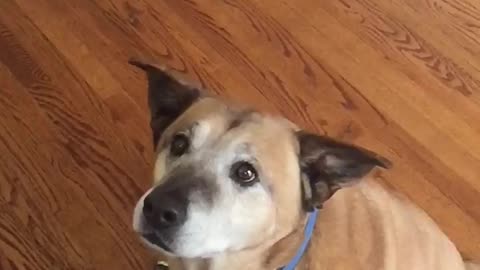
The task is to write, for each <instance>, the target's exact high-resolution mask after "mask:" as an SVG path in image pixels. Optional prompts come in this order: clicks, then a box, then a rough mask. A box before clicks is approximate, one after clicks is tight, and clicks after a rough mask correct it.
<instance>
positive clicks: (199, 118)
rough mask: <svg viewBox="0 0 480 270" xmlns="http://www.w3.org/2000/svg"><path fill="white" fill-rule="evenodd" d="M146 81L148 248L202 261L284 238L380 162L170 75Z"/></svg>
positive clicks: (139, 222) (144, 209)
mask: <svg viewBox="0 0 480 270" xmlns="http://www.w3.org/2000/svg"><path fill="white" fill-rule="evenodd" d="M131 63H132V64H134V65H135V66H137V67H140V68H141V69H143V70H144V71H146V73H147V76H148V81H149V89H148V92H149V95H148V97H149V106H150V112H151V128H152V132H153V140H154V145H155V149H156V151H155V168H154V173H153V185H152V188H150V189H149V190H148V191H147V192H146V193H145V194H144V195H143V196H142V198H141V199H140V200H139V202H138V204H137V206H136V208H135V213H134V229H135V230H136V231H137V232H138V233H139V234H140V235H141V237H142V238H143V239H144V240H145V242H146V243H148V244H149V245H150V246H151V247H152V248H155V249H158V250H161V251H164V252H167V253H169V254H171V255H174V256H181V257H209V256H212V255H214V254H216V253H222V252H227V251H238V250H243V249H248V248H252V247H255V246H258V245H260V244H261V243H264V242H266V241H269V240H271V239H273V238H274V237H278V236H279V235H286V234H288V233H289V232H291V231H292V230H293V229H294V228H295V226H297V224H298V221H299V219H300V218H301V217H303V216H304V214H305V213H306V211H309V210H311V209H312V208H313V207H319V206H320V205H321V204H322V203H323V202H324V201H326V200H327V199H328V198H329V197H330V196H332V195H333V194H334V193H335V192H336V191H337V190H338V189H340V188H341V187H343V186H346V185H349V184H350V183H352V182H354V181H355V180H358V179H360V178H362V177H363V176H364V175H366V174H367V173H368V172H369V171H370V170H371V169H373V168H374V167H375V166H381V167H386V166H387V165H388V162H387V161H386V160H385V159H383V158H381V157H379V156H377V155H376V154H374V153H372V152H370V151H367V150H364V149H360V148H358V147H355V146H351V145H348V144H344V143H340V142H337V141H334V140H332V139H330V138H326V137H323V136H318V135H314V134H310V133H308V132H305V131H301V130H298V129H297V128H296V127H295V126H294V125H292V124H291V123H290V122H289V121H287V120H285V119H283V118H279V117H274V116H270V115H267V114H263V113H260V112H256V111H253V110H249V109H246V108H244V107H241V106H234V105H230V104H229V103H226V102H223V101H221V100H219V99H217V98H212V97H206V96H202V93H201V92H200V91H199V90H198V89H197V88H195V87H193V86H191V85H189V84H186V83H183V82H181V81H179V80H178V79H176V76H172V75H171V73H170V72H168V71H166V70H165V69H163V68H160V67H157V66H155V65H152V64H148V63H144V62H140V61H131Z"/></svg>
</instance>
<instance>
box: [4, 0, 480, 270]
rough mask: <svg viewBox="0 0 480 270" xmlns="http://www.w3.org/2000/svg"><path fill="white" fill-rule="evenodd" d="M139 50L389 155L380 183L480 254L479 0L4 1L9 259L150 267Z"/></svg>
mask: <svg viewBox="0 0 480 270" xmlns="http://www.w3.org/2000/svg"><path fill="white" fill-rule="evenodd" d="M131 56H143V57H151V58H152V59H157V60H158V61H162V62H167V63H168V64H169V65H170V66H172V67H173V68H175V69H178V70H180V71H182V72H185V73H188V75H189V76H191V77H192V78H193V79H195V80H198V81H200V82H201V83H202V84H203V85H204V86H205V87H207V88H208V89H210V90H211V91H212V92H214V93H217V94H220V95H223V96H225V97H228V98H232V99H235V100H238V101H241V102H248V103H252V104H254V105H256V106H261V107H264V108H266V109H268V110H271V111H274V112H279V113H282V114H283V115H285V116H287V117H289V118H290V119H292V120H293V121H295V122H297V123H298V124H300V125H302V126H303V127H305V128H309V129H312V130H317V131H318V132H322V133H326V134H329V135H331V136H336V137H338V138H342V139H344V140H347V141H353V142H356V143H359V144H361V145H363V146H366V147H369V148H372V149H374V150H376V151H378V152H380V153H382V154H384V155H385V156H387V157H389V158H390V159H392V160H393V161H394V163H395V167H394V169H392V170H391V171H389V172H382V173H377V174H376V175H375V177H377V178H378V179H379V180H380V181H383V182H385V183H388V184H389V185H391V186H392V187H393V188H395V189H396V190H398V191H400V192H402V193H404V194H406V195H407V196H408V197H410V198H411V199H412V200H413V201H414V202H416V203H417V204H418V205H420V206H421V207H422V208H424V209H425V210H426V211H427V212H428V213H429V214H430V215H431V216H432V217H433V218H434V219H435V220H436V221H437V222H438V223H439V224H440V226H441V227H442V228H443V230H444V231H445V232H446V233H447V234H448V235H449V236H450V237H451V238H452V239H453V241H454V242H455V243H456V244H457V245H458V247H459V249H460V250H461V251H462V253H463V254H464V255H465V256H466V257H469V258H477V259H480V1H478V0H390V1H384V0H296V1H287V0H280V1H274V0H271V1H264V0H245V1H234V0H224V1H213V0H211V1H200V0H185V1H182V0H141V1H136V0H135V1H134V0H123V1H114V0H110V1H108V0H104V1H103V0H102V1H100V0H98V1H93V0H91V1H89V0H79V1H64V0H43V1H37V0H1V1H0V269H2V270H14V269H15V270H17V269H18V270H22V269H32V270H37V269H45V270H46V269H48V270H51V269H116V270H119V269H150V268H151V256H150V255H149V254H147V252H146V251H145V250H144V248H143V247H142V246H141V245H140V244H139V243H138V241H137V239H136V237H135V235H134V234H133V233H132V232H131V227H130V223H131V222H130V220H131V213H132V208H133V206H134V203H135V201H136V200H137V198H138V197H139V196H140V194H141V193H142V191H143V190H145V189H146V187H147V186H148V184H149V183H150V173H151V171H150V170H151V167H152V162H151V158H152V151H151V150H152V146H151V141H150V134H149V130H148V123H147V120H148V119H147V107H146V97H145V87H146V86H145V78H144V76H143V74H141V73H140V72H138V71H137V70H134V69H133V68H131V67H130V66H128V65H127V60H128V58H129V57H131Z"/></svg>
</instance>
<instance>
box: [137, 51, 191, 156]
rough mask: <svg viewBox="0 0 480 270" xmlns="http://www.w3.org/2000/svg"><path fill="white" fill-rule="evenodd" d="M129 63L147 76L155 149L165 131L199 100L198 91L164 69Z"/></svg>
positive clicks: (146, 63) (143, 62)
mask: <svg viewBox="0 0 480 270" xmlns="http://www.w3.org/2000/svg"><path fill="white" fill-rule="evenodd" d="M129 63H130V64H131V65H134V66H136V67H138V68H140V69H142V70H143V71H145V73H146V74H147V78H148V106H149V108H150V117H151V118H150V127H151V129H152V133H153V143H154V146H155V147H156V146H157V143H158V140H159V139H160V136H161V135H162V133H163V132H164V131H165V129H166V128H167V127H168V126H169V125H170V124H171V123H173V122H174V121H175V119H176V118H177V117H178V116H180V115H181V114H182V113H183V112H185V111H186V110H187V109H188V108H189V107H190V106H191V105H192V104H193V103H194V102H195V101H196V100H198V99H199V98H200V90H199V89H198V88H197V87H194V86H191V85H189V84H187V83H185V82H183V81H180V80H179V79H178V77H174V76H173V75H172V72H169V71H168V70H167V69H166V68H165V67H162V66H158V65H155V64H151V63H148V62H146V61H142V60H137V59H131V60H129Z"/></svg>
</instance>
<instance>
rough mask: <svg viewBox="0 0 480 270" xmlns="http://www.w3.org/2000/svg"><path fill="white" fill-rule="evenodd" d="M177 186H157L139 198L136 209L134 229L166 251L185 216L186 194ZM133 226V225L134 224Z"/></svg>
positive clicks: (168, 249)
mask: <svg viewBox="0 0 480 270" xmlns="http://www.w3.org/2000/svg"><path fill="white" fill-rule="evenodd" d="M185 195H186V194H185V192H183V191H182V190H181V189H177V188H173V189H172V188H168V187H164V186H157V187H155V188H153V190H151V191H150V192H149V193H148V194H147V195H146V196H144V197H143V198H142V199H141V203H142V204H143V206H142V205H139V206H138V207H137V208H139V209H136V211H137V212H140V213H136V219H138V220H137V221H135V220H134V224H135V223H136V225H137V226H136V227H137V228H136V230H137V232H138V233H139V234H140V236H141V237H142V238H144V239H145V240H146V241H147V242H149V243H150V244H152V245H155V246H157V247H159V248H161V249H163V250H165V251H167V252H170V251H171V250H172V247H171V246H172V244H173V240H174V239H175V235H176V233H177V231H178V230H179V229H180V228H181V227H182V225H183V224H184V223H185V221H186V217H187V206H188V205H187V204H188V203H187V202H188V200H187V196H185ZM134 226H135V225H134Z"/></svg>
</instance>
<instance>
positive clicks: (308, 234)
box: [278, 209, 318, 270]
mask: <svg viewBox="0 0 480 270" xmlns="http://www.w3.org/2000/svg"><path fill="white" fill-rule="evenodd" d="M317 216H318V209H314V210H313V211H312V212H311V213H309V214H308V220H307V224H306V225H305V230H304V232H303V233H304V237H303V242H302V244H301V245H300V247H299V248H298V250H297V253H296V254H295V257H293V259H292V260H291V261H290V263H288V264H287V265H286V266H284V267H282V268H279V269H278V270H294V269H295V268H296V267H297V266H298V264H299V263H300V260H301V259H302V257H303V255H304V254H305V251H306V250H307V247H308V245H309V244H310V240H311V239H312V235H313V231H314V229H315V224H316V223H317Z"/></svg>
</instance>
